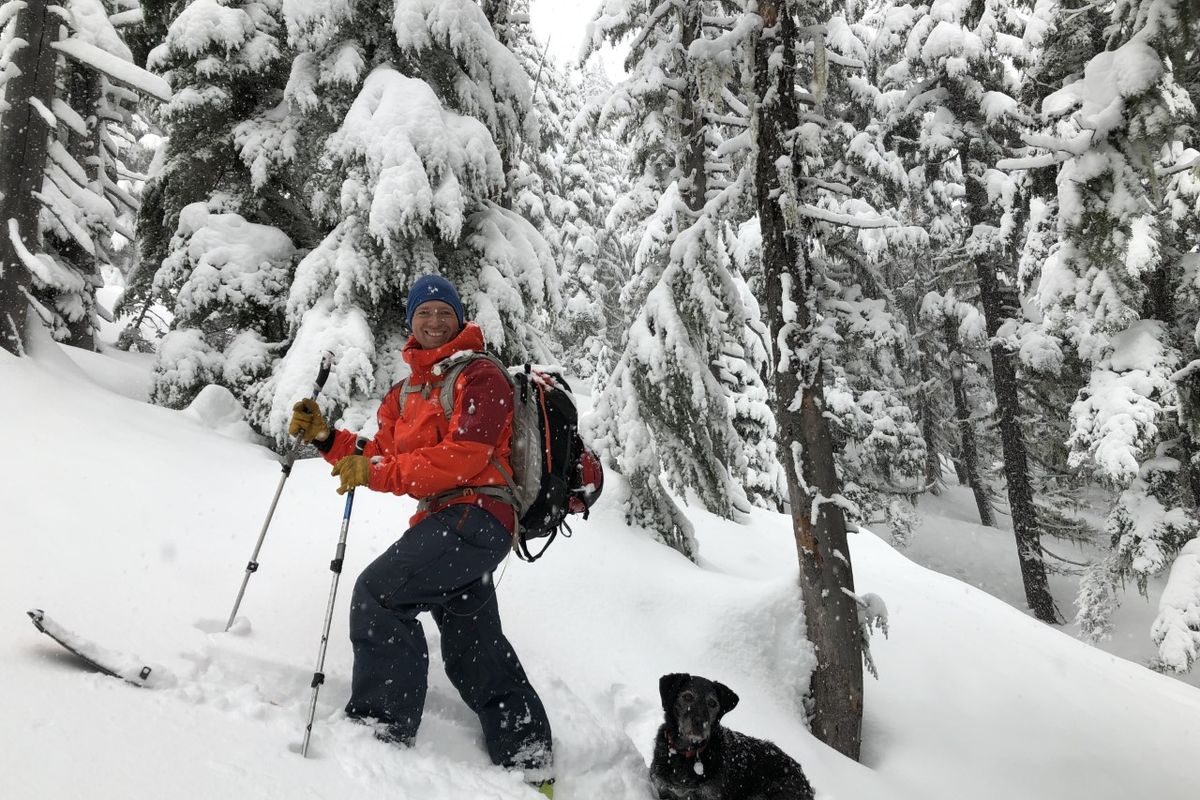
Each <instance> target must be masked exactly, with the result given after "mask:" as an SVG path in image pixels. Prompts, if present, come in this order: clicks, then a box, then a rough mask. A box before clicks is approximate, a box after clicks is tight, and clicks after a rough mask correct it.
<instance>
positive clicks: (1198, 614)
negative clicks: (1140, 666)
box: [1150, 539, 1200, 673]
mask: <svg viewBox="0 0 1200 800" xmlns="http://www.w3.org/2000/svg"><path fill="white" fill-rule="evenodd" d="M1150 635H1151V636H1152V637H1153V639H1154V643H1155V644H1156V645H1158V659H1157V662H1156V666H1158V667H1159V668H1161V669H1164V670H1169V671H1171V672H1176V673H1184V672H1188V671H1189V670H1191V668H1192V667H1193V666H1194V665H1195V664H1196V662H1197V661H1200V539H1193V540H1192V541H1190V542H1188V543H1187V544H1186V545H1184V547H1183V550H1181V551H1180V553H1179V556H1178V557H1177V558H1176V559H1175V563H1174V564H1173V565H1172V566H1171V574H1170V576H1169V577H1168V578H1167V585H1166V586H1165V587H1164V588H1163V593H1162V598H1161V599H1160V600H1159V601H1158V617H1157V619H1155V620H1154V626H1153V628H1152V629H1151V631H1150Z"/></svg>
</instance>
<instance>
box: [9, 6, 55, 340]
mask: <svg viewBox="0 0 1200 800" xmlns="http://www.w3.org/2000/svg"><path fill="white" fill-rule="evenodd" d="M15 24H16V30H15V31H14V33H15V37H14V38H15V39H21V40H24V41H25V42H28V44H26V45H25V46H24V47H21V48H20V49H19V50H17V51H16V53H14V54H13V56H12V63H13V66H14V67H15V68H16V69H15V70H14V74H13V75H12V77H10V78H9V80H8V83H7V84H6V85H5V87H4V89H5V100H6V101H7V102H8V104H9V108H8V110H7V111H5V112H4V113H3V114H0V142H3V145H2V146H0V194H2V195H3V196H2V197H0V347H3V348H4V349H5V350H7V351H8V352H10V353H13V354H15V355H21V354H22V353H23V351H24V346H23V343H22V342H23V331H24V327H25V315H26V309H27V308H28V305H29V301H28V297H27V295H26V292H28V290H29V270H28V268H26V266H25V265H24V264H23V263H22V262H21V259H20V257H19V256H18V255H17V249H16V247H15V246H14V245H13V243H12V234H11V233H10V227H11V223H10V220H12V221H15V223H16V226H17V231H18V233H19V235H20V237H21V240H22V241H23V242H24V244H25V247H26V248H28V249H30V250H31V251H34V252H36V251H37V250H38V203H37V200H36V199H35V198H34V196H33V193H34V192H36V191H38V190H40V189H41V188H42V174H43V172H44V171H45V168H46V152H47V148H48V137H49V135H50V126H49V125H48V124H47V123H46V120H45V119H44V118H43V117H42V115H41V114H40V113H38V110H37V109H36V108H35V107H34V105H33V103H32V102H31V101H32V100H34V99H36V100H37V101H39V102H41V103H42V105H43V106H44V107H45V108H47V109H48V108H50V105H51V98H52V97H53V94H54V69H55V55H56V54H55V51H54V50H53V49H51V47H50V43H51V41H53V39H54V38H55V36H56V35H57V33H58V22H57V19H53V20H52V19H50V18H49V15H48V11H47V3H46V0H27V2H26V5H25V8H24V9H22V10H21V11H19V12H17V19H16V21H15Z"/></svg>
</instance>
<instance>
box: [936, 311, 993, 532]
mask: <svg viewBox="0 0 1200 800" xmlns="http://www.w3.org/2000/svg"><path fill="white" fill-rule="evenodd" d="M945 330H946V346H947V348H948V349H949V350H950V384H951V387H952V389H953V391H954V418H955V419H956V420H957V421H958V436H959V441H960V442H961V445H962V465H963V472H965V473H966V476H967V485H968V486H970V487H971V493H972V494H974V495H975V507H976V508H977V509H978V510H979V521H980V522H981V523H983V524H984V525H987V526H988V527H989V528H994V527H996V516H995V514H994V512H993V511H992V501H991V500H990V499H989V498H988V491H987V486H986V485H985V484H984V482H983V478H982V476H981V475H980V474H979V446H978V445H977V444H976V441H975V425H974V424H973V423H972V422H971V406H970V405H969V404H968V403H967V388H966V386H965V384H964V382H963V355H962V352H961V351H960V350H959V349H958V331H956V330H955V328H954V323H952V322H947V323H946V328H945Z"/></svg>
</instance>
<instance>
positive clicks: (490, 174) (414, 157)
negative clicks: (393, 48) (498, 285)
mask: <svg viewBox="0 0 1200 800" xmlns="http://www.w3.org/2000/svg"><path fill="white" fill-rule="evenodd" d="M328 148H329V151H330V152H331V153H332V154H334V155H335V156H336V157H338V158H340V159H343V160H345V161H359V162H361V163H362V164H363V166H364V167H365V169H366V173H367V175H369V176H370V178H371V180H372V183H373V184H374V190H373V191H372V192H371V193H370V194H369V195H364V198H369V199H368V200H367V202H368V203H369V210H368V214H367V224H368V227H369V229H370V231H371V233H372V234H373V235H374V236H375V237H376V238H377V239H379V240H387V239H389V238H391V237H393V236H408V235H416V234H419V233H420V232H421V230H422V229H423V228H424V226H425V225H427V224H429V223H433V224H435V225H436V226H437V228H438V230H439V232H440V233H441V235H442V237H443V238H445V239H446V240H447V241H453V240H455V239H457V237H458V235H459V233H460V232H461V231H462V226H463V222H464V217H465V214H466V213H467V212H468V206H469V205H470V203H471V200H472V198H474V197H478V196H486V195H487V194H488V193H489V191H491V190H492V189H494V188H496V187H499V186H502V185H503V182H504V171H503V167H502V164H501V160H500V152H499V150H497V149H496V144H495V142H493V141H492V136H491V133H490V132H489V131H488V129H487V128H486V127H485V126H484V125H483V123H481V122H480V121H479V120H477V119H475V118H473V117H468V116H463V115H461V114H457V113H455V112H453V111H450V110H447V109H445V108H444V107H443V106H442V103H441V101H440V100H439V99H438V96H437V94H436V93H435V92H434V91H433V88H432V87H430V85H429V84H427V83H426V82H425V81H423V80H420V79H418V78H409V77H407V76H405V75H402V74H401V73H399V72H397V71H396V70H394V69H392V68H390V67H379V68H377V69H375V70H374V71H373V72H372V73H371V74H370V75H369V76H367V79H366V81H365V82H364V83H363V87H362V90H361V91H360V92H359V94H358V97H356V98H355V100H354V103H353V104H352V105H351V107H350V111H349V112H348V113H347V115H346V119H345V121H344V122H343V123H342V126H341V128H339V129H338V131H337V132H336V133H335V134H334V135H333V136H332V137H331V138H330V141H329V145H328ZM359 202H362V201H359Z"/></svg>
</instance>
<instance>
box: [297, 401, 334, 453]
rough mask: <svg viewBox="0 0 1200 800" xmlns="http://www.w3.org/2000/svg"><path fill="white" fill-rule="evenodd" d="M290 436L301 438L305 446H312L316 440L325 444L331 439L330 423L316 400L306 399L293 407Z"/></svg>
mask: <svg viewBox="0 0 1200 800" xmlns="http://www.w3.org/2000/svg"><path fill="white" fill-rule="evenodd" d="M288 436H299V437H300V438H301V439H303V440H304V443H305V444H312V443H313V440H314V439H316V440H317V441H321V442H323V441H325V440H326V439H328V438H329V423H328V422H326V421H325V415H324V414H322V413H321V407H320V406H319V405H317V401H316V400H313V399H312V398H311V397H306V398H304V399H303V400H301V401H300V402H299V403H296V405H294V406H292V421H291V422H290V423H288Z"/></svg>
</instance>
